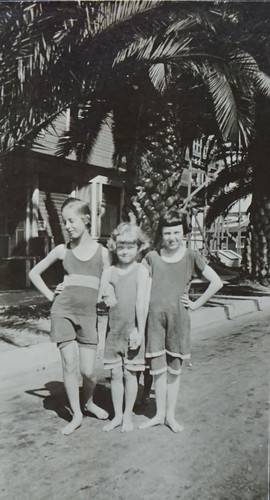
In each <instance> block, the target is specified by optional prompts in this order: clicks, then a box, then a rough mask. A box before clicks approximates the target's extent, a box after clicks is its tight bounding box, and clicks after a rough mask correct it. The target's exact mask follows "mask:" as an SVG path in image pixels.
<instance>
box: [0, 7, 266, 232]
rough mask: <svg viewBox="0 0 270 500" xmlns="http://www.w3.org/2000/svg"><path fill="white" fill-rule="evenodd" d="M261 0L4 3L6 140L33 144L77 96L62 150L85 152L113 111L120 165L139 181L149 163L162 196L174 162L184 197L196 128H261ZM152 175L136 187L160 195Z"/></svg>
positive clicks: (241, 142)
mask: <svg viewBox="0 0 270 500" xmlns="http://www.w3.org/2000/svg"><path fill="white" fill-rule="evenodd" d="M256 9H257V10H256ZM256 9H255V7H254V6H252V5H251V6H249V5H242V4H241V6H239V5H238V4H227V3H225V4H215V3H213V4H211V3H204V2H197V3H196V4H192V6H191V4H189V3H184V2H167V1H166V2H162V1H158V0H157V1H152V0H151V1H147V0H145V1H134V0H133V1H130V2H128V1H120V2H69V4H68V7H67V4H66V3H65V4H64V5H61V3H54V2H51V3H50V2H44V3H42V2H39V3H34V4H30V5H29V4H28V3H25V4H17V5H16V4H15V5H14V4H13V5H12V8H11V6H9V5H8V4H2V5H1V6H0V14H1V16H0V18H1V32H0V41H1V51H0V52H1V63H2V66H1V75H0V89H1V104H2V106H1V117H0V127H1V139H0V150H1V152H2V153H6V152H8V151H9V150H10V149H12V148H14V146H15V145H16V144H18V143H22V142H24V144H25V143H26V140H28V141H29V144H30V143H31V141H32V140H33V138H34V137H35V136H36V135H37V133H38V131H39V130H40V128H44V127H45V126H46V124H48V123H51V122H52V120H53V118H54V117H55V116H56V115H57V114H59V113H61V112H62V111H63V110H65V109H66V108H67V107H70V106H71V107H72V108H73V119H72V121H71V128H70V131H69V132H68V133H67V134H66V135H65V137H63V138H61V140H60V144H59V153H60V154H62V155H63V156H67V155H68V154H69V152H70V151H72V150H75V152H76V154H77V158H78V159H79V160H81V161H86V160H87V158H88V156H89V154H90V152H91V149H92V147H93V144H94V142H95V139H96V137H97V135H98V132H99V130H100V127H101V125H102V123H103V121H104V120H105V119H106V117H107V116H108V114H110V115H111V116H112V119H113V135H114V143H115V154H114V161H115V165H116V166H118V167H122V168H123V167H125V169H126V171H127V172H128V178H129V179H130V180H132V185H133V188H134V185H136V184H137V183H138V181H139V180H140V179H141V177H142V173H143V175H145V173H148V176H149V175H150V176H151V180H152V179H153V177H156V179H159V181H158V182H156V183H155V186H154V189H155V190H158V189H159V187H160V188H161V189H162V192H160V193H159V192H157V194H158V195H160V200H158V202H159V203H163V199H164V197H165V198H167V199H168V194H169V192H170V191H168V188H170V185H169V184H170V183H172V180H171V176H170V175H169V174H168V170H169V171H172V170H173V164H175V165H176V169H175V172H174V174H173V175H174V177H173V181H175V190H174V192H173V196H174V202H176V199H177V196H178V185H179V184H178V182H179V172H180V173H181V169H182V168H183V165H184V162H183V150H184V148H185V147H187V146H190V145H191V144H192V140H193V139H195V138H199V137H201V136H203V135H205V136H206V137H207V136H208V135H214V136H215V138H216V139H217V140H218V141H219V143H222V141H227V140H229V141H231V142H232V143H233V144H237V146H238V147H246V146H247V145H248V142H249V141H250V139H251V138H252V137H253V134H254V123H255V95H256V93H257V92H258V91H259V92H262V93H264V94H265V95H266V96H269V95H270V84H269V77H268V76H267V75H266V74H265V73H264V72H263V71H261V67H262V68H263V67H264V66H265V64H264V63H265V61H264V59H266V50H265V47H266V48H267V44H266V43H265V42H266V41H267V37H268V33H269V5H267V4H260V5H257V4H256ZM255 35H256V36H255ZM265 67H266V66H265ZM169 103H170V105H169ZM78 109H80V113H78V112H77V110H78ZM176 139H177V140H176ZM166 141H169V143H168V142H167V143H166ZM155 143H156V144H155ZM164 144H167V146H170V147H171V148H172V149H169V151H170V154H169V153H168V151H167V152H166V151H165V148H166V147H164ZM160 151H161V152H160ZM171 155H172V158H173V161H172V158H170V156H171ZM177 158H178V162H177ZM166 161H167V163H166ZM163 163H165V164H166V166H167V167H168V168H165V169H163ZM158 174H159V175H158ZM143 183H144V185H143ZM143 183H142V185H141V189H139V196H142V195H143V194H144V193H146V194H145V197H146V198H147V196H148V200H149V202H150V201H153V199H152V198H153V196H152V195H153V193H152V192H151V189H150V190H149V191H147V189H146V184H147V182H146V183H145V182H143ZM157 184H158V186H157ZM148 186H149V184H148ZM170 189H171V188H170ZM162 193H163V194H162ZM162 197H163V198H162ZM141 199H142V198H141ZM135 200H136V201H137V202H140V200H139V197H138V196H137V197H136V196H135ZM146 201H147V200H146ZM154 201H155V200H154ZM139 205H140V203H139ZM141 205H142V204H141ZM160 208H161V209H162V208H164V207H163V206H162V207H160V206H159V207H158V209H160ZM154 209H155V207H154V205H153V204H152V211H150V212H149V214H150V215H151V214H153V212H155V211H154ZM158 213H160V211H158ZM151 217H152V218H151ZM151 217H150V221H148V224H149V223H150V224H151V225H152V221H153V219H155V218H156V215H155V213H154V214H153V216H151Z"/></svg>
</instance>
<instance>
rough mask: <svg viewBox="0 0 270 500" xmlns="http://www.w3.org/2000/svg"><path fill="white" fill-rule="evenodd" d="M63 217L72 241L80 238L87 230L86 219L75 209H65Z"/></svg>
mask: <svg viewBox="0 0 270 500" xmlns="http://www.w3.org/2000/svg"><path fill="white" fill-rule="evenodd" d="M62 216H63V221H64V224H65V229H66V231H67V232H68V235H69V237H70V239H71V240H76V239H77V238H80V237H81V236H82V234H83V232H84V231H85V230H86V229H87V226H86V220H84V219H85V218H84V217H83V216H82V215H81V214H79V213H78V211H77V210H76V208H75V207H65V208H64V210H63V212H62Z"/></svg>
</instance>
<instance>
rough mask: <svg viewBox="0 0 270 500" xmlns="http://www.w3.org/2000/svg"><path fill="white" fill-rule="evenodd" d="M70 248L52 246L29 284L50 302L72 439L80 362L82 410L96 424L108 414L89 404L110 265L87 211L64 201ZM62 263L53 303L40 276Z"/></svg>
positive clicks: (77, 420) (65, 430)
mask: <svg viewBox="0 0 270 500" xmlns="http://www.w3.org/2000/svg"><path fill="white" fill-rule="evenodd" d="M61 211H62V216H63V220H64V224H65V228H66V230H67V232H68V234H69V237H70V243H69V244H68V245H64V244H61V245H58V246H56V247H55V248H54V249H53V250H52V251H51V252H50V253H49V254H48V255H47V256H46V257H45V258H44V259H42V260H41V261H40V262H39V263H38V264H37V265H36V266H35V267H34V268H33V269H32V270H31V271H30V274H29V276H30V279H31V281H32V282H33V284H34V285H35V286H36V287H37V288H38V290H39V291H40V292H41V293H42V294H43V295H44V296H45V297H46V298H47V299H48V300H50V301H51V302H53V306H52V311H51V340H52V341H53V342H56V343H57V346H58V347H59V349H60V353H61V359H62V367H63V379H64V385H65V389H66V391H67V395H68V399H69V403H70V406H71V410H72V412H73V417H72V420H71V422H70V423H69V424H68V425H66V426H65V427H64V428H63V429H62V431H61V432H62V434H65V435H67V434H71V433H72V432H73V431H74V430H75V429H76V428H77V427H79V426H80V425H81V423H82V417H83V416H82V412H81V407H80V400H79V382H78V375H77V365H78V361H79V364H80V371H81V375H82V378H83V386H84V397H85V409H86V410H88V411H89V412H91V413H93V414H94V415H96V416H97V417H98V418H101V419H106V418H108V414H107V412H105V411H104V410H103V409H102V408H99V407H98V406H97V405H95V403H94V402H93V393H94V389H95V385H96V379H95V376H94V368H95V360H96V348H97V340H98V339H97V330H96V302H97V295H98V289H99V284H100V277H101V273H102V271H103V269H104V268H105V267H108V266H109V265H110V260H109V252H108V250H107V249H105V248H103V247H102V245H99V244H98V243H96V242H95V241H94V240H93V239H92V237H91V236H90V233H89V229H90V223H91V213H90V210H89V206H88V205H87V204H86V203H84V202H83V201H81V200H79V199H77V198H68V199H67V200H66V201H65V203H64V204H63V206H62V209H61ZM57 260H61V261H62V262H63V267H64V270H65V273H66V275H65V278H64V289H63V291H62V292H61V293H60V294H59V295H57V296H56V297H55V294H54V293H53V292H52V291H51V290H50V289H49V288H48V287H47V285H46V284H45V282H44V281H43V279H42V278H41V274H42V273H43V272H44V271H45V270H46V269H47V268H48V267H50V266H51V265H52V264H53V263H54V262H55V261H57Z"/></svg>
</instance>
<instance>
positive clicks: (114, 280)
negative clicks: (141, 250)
mask: <svg viewBox="0 0 270 500" xmlns="http://www.w3.org/2000/svg"><path fill="white" fill-rule="evenodd" d="M140 266H141V264H138V263H137V262H136V263H135V265H134V267H132V269H130V270H129V271H128V272H127V273H123V274H122V273H121V272H119V270H118V268H117V267H115V266H111V268H110V270H111V278H110V285H112V286H113V288H114V293H115V296H116V299H117V304H116V305H115V306H113V307H111V308H110V310H109V321H108V334H107V338H106V342H105V351H104V367H105V368H110V369H111V368H114V367H116V366H121V365H122V364H123V362H124V364H125V366H126V367H127V368H128V369H129V370H134V371H137V370H144V344H142V345H141V346H140V347H139V348H138V349H136V350H133V349H129V347H128V340H129V334H130V333H131V332H132V330H133V329H134V328H136V297H137V281H138V272H139V269H140Z"/></svg>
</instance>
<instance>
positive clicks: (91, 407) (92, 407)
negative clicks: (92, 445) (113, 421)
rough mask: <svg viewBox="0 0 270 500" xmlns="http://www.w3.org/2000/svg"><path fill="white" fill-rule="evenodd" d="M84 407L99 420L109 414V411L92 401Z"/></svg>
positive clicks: (104, 418)
mask: <svg viewBox="0 0 270 500" xmlns="http://www.w3.org/2000/svg"><path fill="white" fill-rule="evenodd" d="M85 409H86V410H87V411H89V412H90V413H93V415H95V416H96V417H97V418H99V419H100V420H106V419H107V418H108V416H109V413H108V412H107V411H106V410H103V408H100V406H97V405H96V404H95V403H93V401H92V402H91V403H88V404H87V405H85Z"/></svg>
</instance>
